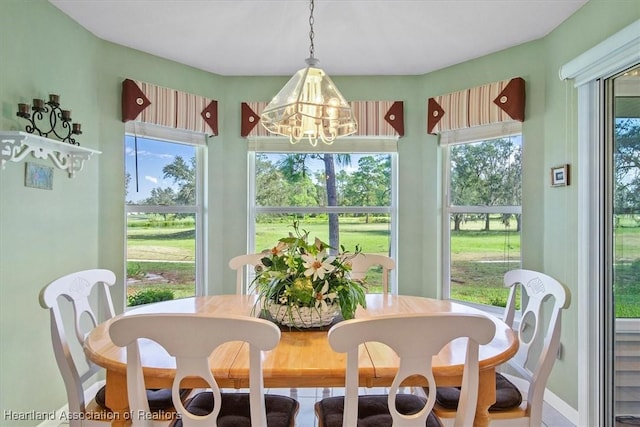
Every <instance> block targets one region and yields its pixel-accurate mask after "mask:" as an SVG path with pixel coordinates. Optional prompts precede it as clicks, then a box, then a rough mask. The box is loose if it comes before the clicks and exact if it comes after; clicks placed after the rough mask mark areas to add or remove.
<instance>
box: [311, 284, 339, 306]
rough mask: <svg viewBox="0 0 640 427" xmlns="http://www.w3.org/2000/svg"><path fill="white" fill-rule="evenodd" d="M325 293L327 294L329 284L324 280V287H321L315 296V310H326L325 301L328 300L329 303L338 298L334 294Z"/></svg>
mask: <svg viewBox="0 0 640 427" xmlns="http://www.w3.org/2000/svg"><path fill="white" fill-rule="evenodd" d="M327 292H329V282H328V281H326V280H325V281H324V286H322V289H321V290H320V292H318V293H317V294H316V308H320V309H322V310H326V309H327V302H326V301H325V300H326V299H328V300H330V301H333V300H334V299H336V297H337V296H338V294H336V293H335V292H331V293H327Z"/></svg>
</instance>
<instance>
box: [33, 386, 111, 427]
mask: <svg viewBox="0 0 640 427" xmlns="http://www.w3.org/2000/svg"><path fill="white" fill-rule="evenodd" d="M103 385H104V381H98V382H97V383H95V384H93V385H92V386H90V387H89V388H87V390H86V391H85V396H95V395H96V393H97V392H98V390H100V387H102V386H103ZM68 413H69V405H68V404H67V405H64V406H63V407H62V408H60V409H58V410H57V411H56V415H55V418H54V419H52V420H47V421H43V422H42V423H40V424H38V426H37V427H58V426H59V425H60V424H61V423H63V422H65V421H64V420H66V419H67V418H68V417H67V416H65V415H66V414H68ZM67 423H68V422H67Z"/></svg>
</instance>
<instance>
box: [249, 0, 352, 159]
mask: <svg viewBox="0 0 640 427" xmlns="http://www.w3.org/2000/svg"><path fill="white" fill-rule="evenodd" d="M309 9H310V11H311V14H310V16H309V27H310V31H309V39H310V42H311V44H310V46H309V58H307V59H306V60H305V62H306V63H307V67H306V68H303V69H301V70H298V72H297V73H296V74H295V75H294V76H293V77H291V79H290V80H289V81H288V82H287V84H285V85H284V87H283V88H282V89H281V90H280V92H278V94H277V95H276V96H275V97H274V98H273V99H272V100H271V102H270V103H269V105H267V107H266V108H265V109H264V111H263V112H262V114H261V115H260V123H262V125H263V126H264V127H265V128H266V129H267V130H268V131H269V132H271V133H275V134H278V135H283V136H287V137H289V141H290V142H291V143H292V144H295V143H297V142H298V141H300V140H301V139H303V138H306V139H307V140H308V141H309V143H310V144H311V145H312V146H314V147H315V146H316V145H317V144H318V140H321V141H322V142H323V143H325V144H327V145H330V144H332V143H333V141H334V140H335V139H336V138H338V137H342V136H347V135H351V134H353V133H355V132H356V131H357V130H358V124H357V122H356V120H355V118H354V116H353V111H352V110H351V106H350V105H349V103H348V102H347V101H346V100H345V99H344V97H343V96H342V94H341V93H340V91H339V90H338V88H337V87H336V86H335V85H334V84H333V82H332V81H331V79H330V78H329V76H328V75H327V74H326V73H325V72H324V71H323V70H322V69H321V68H317V67H316V64H317V63H318V60H317V59H316V58H315V57H314V56H313V55H314V45H313V38H314V32H313V23H314V19H313V9H314V0H311V3H310V6H309Z"/></svg>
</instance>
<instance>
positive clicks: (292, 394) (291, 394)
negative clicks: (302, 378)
mask: <svg viewBox="0 0 640 427" xmlns="http://www.w3.org/2000/svg"><path fill="white" fill-rule="evenodd" d="M289 397H291V398H292V399H295V400H298V389H297V388H290V389H289Z"/></svg>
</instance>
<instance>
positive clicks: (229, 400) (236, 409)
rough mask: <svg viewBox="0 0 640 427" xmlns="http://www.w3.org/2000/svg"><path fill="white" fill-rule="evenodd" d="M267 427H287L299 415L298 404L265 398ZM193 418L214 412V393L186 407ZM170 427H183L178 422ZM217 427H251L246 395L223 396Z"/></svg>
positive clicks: (199, 398)
mask: <svg viewBox="0 0 640 427" xmlns="http://www.w3.org/2000/svg"><path fill="white" fill-rule="evenodd" d="M264 400H265V408H266V412H267V426H268V427H290V426H293V425H294V420H295V416H296V414H297V413H298V406H299V405H298V402H297V401H296V400H295V399H292V398H290V397H287V396H277V395H273V394H265V396H264ZM185 408H186V409H187V411H189V412H190V413H192V414H194V415H207V414H209V413H210V412H211V411H213V393H212V392H210V391H206V392H203V393H198V394H197V395H195V396H194V397H193V398H191V399H189V400H188V401H187V403H186V404H185ZM172 427H182V420H180V419H177V420H176V421H175V422H174V423H173V424H172ZM218 427H251V413H250V411H249V393H222V408H221V409H220V414H219V415H218Z"/></svg>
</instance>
